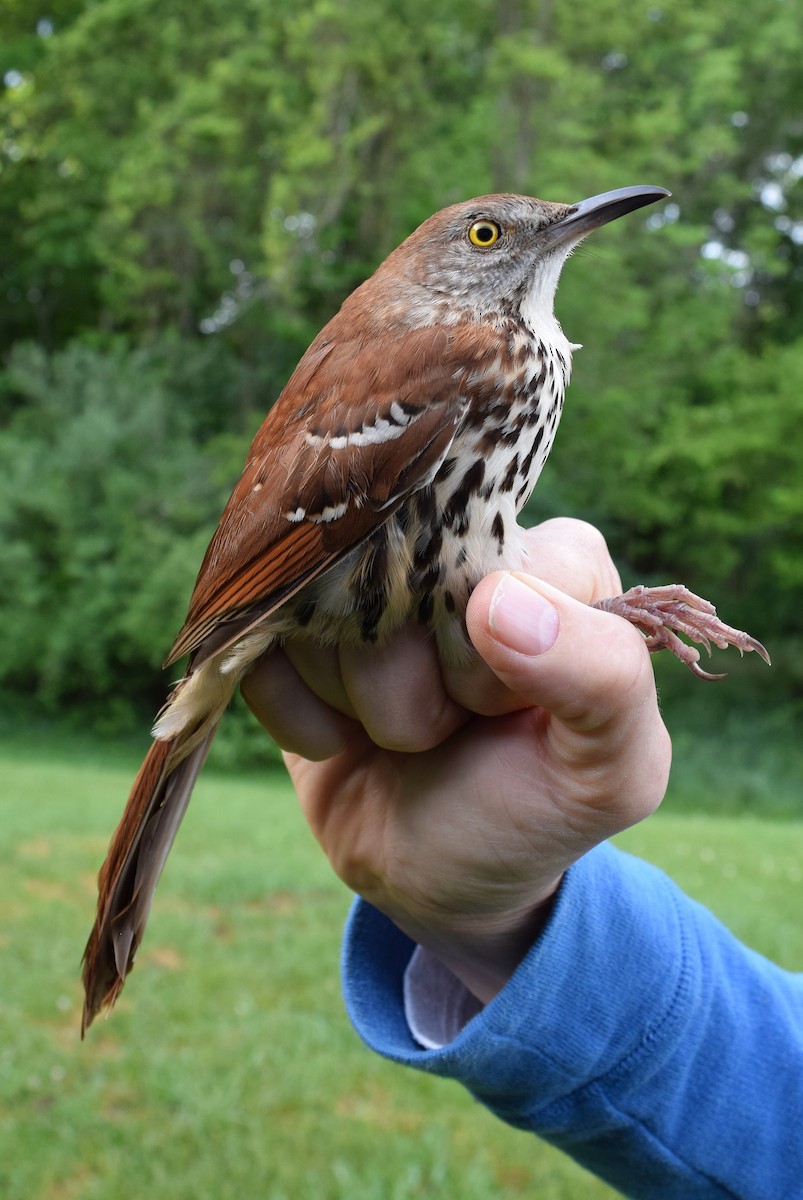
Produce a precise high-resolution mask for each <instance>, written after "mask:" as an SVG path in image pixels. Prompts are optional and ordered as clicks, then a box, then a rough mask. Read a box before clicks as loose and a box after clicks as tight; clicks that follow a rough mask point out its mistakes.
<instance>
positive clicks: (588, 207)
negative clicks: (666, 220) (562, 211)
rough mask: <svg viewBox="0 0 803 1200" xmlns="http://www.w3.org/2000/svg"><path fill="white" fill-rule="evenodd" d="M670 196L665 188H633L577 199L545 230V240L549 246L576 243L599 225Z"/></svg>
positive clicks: (617, 189) (618, 189)
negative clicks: (549, 243) (562, 215)
mask: <svg viewBox="0 0 803 1200" xmlns="http://www.w3.org/2000/svg"><path fill="white" fill-rule="evenodd" d="M671 195H672V193H671V192H668V191H667V190H666V188H662V187H639V186H636V187H626V188H616V189H615V190H614V191H612V192H602V193H601V194H600V195H599V196H590V197H589V198H588V200H581V201H580V203H579V204H575V205H573V207H572V210H571V212H569V213H568V214H567V215H566V216H565V217H562V218H561V220H559V221H556V222H555V224H554V225H552V226H550V228H549V230H548V231H547V232H548V238H549V241H550V242H551V243H553V244H559V243H560V242H564V241H570V242H574V241H579V240H580V238H582V237H585V235H586V234H587V233H591V232H592V230H594V229H599V227H600V225H607V224H608V222H609V221H615V220H616V219H617V217H623V216H624V215H625V214H626V213H629V212H634V211H635V209H637V208H644V206H645V205H647V204H654V203H655V202H656V200H665V199H666V197H667V196H671Z"/></svg>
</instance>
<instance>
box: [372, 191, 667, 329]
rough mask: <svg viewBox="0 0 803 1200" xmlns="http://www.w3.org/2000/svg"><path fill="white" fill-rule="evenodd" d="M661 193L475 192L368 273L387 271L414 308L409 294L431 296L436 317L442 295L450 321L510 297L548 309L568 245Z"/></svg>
mask: <svg viewBox="0 0 803 1200" xmlns="http://www.w3.org/2000/svg"><path fill="white" fill-rule="evenodd" d="M669 194H670V193H669V192H668V191H667V190H666V189H665V188H660V187H646V186H644V187H641V186H637V187H627V188H618V189H617V190H615V191H612V192H604V193H602V195H599V196H592V197H590V199H588V200H582V201H580V202H579V203H578V204H554V203H551V202H549V201H546V200H538V199H535V198H534V197H532V196H514V195H493V196H478V197H477V198H475V199H474V200H466V201H463V202H462V203H460V204H454V205H452V206H451V207H449V208H444V209H441V211H440V212H437V213H435V214H434V216H432V217H430V218H429V219H428V220H426V221H424V223H423V224H422V225H420V226H419V228H418V229H416V230H415V232H414V233H412V234H411V235H410V237H408V238H407V240H406V241H404V242H402V244H401V245H400V246H399V247H398V249H397V250H394V252H393V253H392V254H391V255H390V256H389V257H388V258H387V259H386V260H385V262H384V263H383V264H382V266H381V267H380V268H379V270H378V271H377V274H376V275H375V276H374V278H375V279H376V281H377V283H379V284H381V285H382V286H384V287H387V286H388V285H389V284H391V283H392V282H393V278H394V276H395V283H396V288H395V291H396V295H397V297H398V300H399V302H400V303H401V304H405V305H407V306H410V305H412V306H413V307H414V308H415V307H417V306H416V304H415V301H416V298H418V300H419V304H420V305H424V304H425V303H426V300H425V297H431V300H432V303H433V305H434V307H435V308H436V309H437V310H438V312H437V316H436V317H435V319H438V320H443V319H444V317H445V316H446V314H445V312H444V302H445V303H447V304H448V306H449V309H450V312H451V319H452V320H459V319H461V317H462V316H464V315H465V313H466V311H468V312H470V313H472V314H474V315H476V316H481V315H483V314H484V313H487V312H491V311H494V310H498V309H499V308H500V306H502V305H503V304H510V303H511V302H512V303H514V304H515V303H518V304H519V305H522V306H523V305H525V304H528V305H529V306H530V308H536V309H542V308H543V309H544V310H548V312H549V313H551V311H552V304H553V301H554V296H555V290H556V288H557V284H558V279H559V276H560V271H561V268H562V266H563V264H564V262H565V261H566V259H567V258H568V256H569V255H570V254H571V252H572V250H573V249H574V248H575V246H577V245H578V243H579V242H581V241H582V240H583V238H584V237H586V236H587V235H588V234H589V233H591V232H592V231H593V230H594V229H598V228H599V227H600V226H601V225H606V224H608V222H609V221H614V220H616V219H617V218H618V217H621V216H624V214H625V213H629V212H633V211H634V209H637V208H642V207H644V205H647V204H653V203H655V201H657V200H662V199H664V198H665V197H667V196H668V195H669ZM389 290H394V289H389ZM408 311H409V307H408ZM446 319H447V320H448V319H449V318H448V317H447V318H446Z"/></svg>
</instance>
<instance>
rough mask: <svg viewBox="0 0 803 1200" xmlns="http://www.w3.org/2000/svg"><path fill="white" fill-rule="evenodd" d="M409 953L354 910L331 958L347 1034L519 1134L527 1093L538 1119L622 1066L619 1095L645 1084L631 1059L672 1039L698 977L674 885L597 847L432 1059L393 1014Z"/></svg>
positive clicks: (367, 910) (394, 932)
mask: <svg viewBox="0 0 803 1200" xmlns="http://www.w3.org/2000/svg"><path fill="white" fill-rule="evenodd" d="M414 951H415V945H414V943H413V942H412V941H411V940H410V939H409V938H407V937H406V935H405V934H403V933H401V932H400V931H399V930H398V929H397V928H396V927H395V926H394V925H393V924H392V923H391V922H390V921H389V920H388V919H387V918H386V917H385V916H383V914H381V913H380V912H378V911H377V910H376V909H374V908H372V907H371V906H370V905H368V904H366V903H365V902H364V901H361V900H358V901H357V902H356V903H355V905H354V907H353V909H352V911H351V914H350V917H349V921H348V925H347V929H346V938H345V944H344V955H343V980H344V992H345V997H346V1005H347V1008H348V1011H349V1015H350V1017H351V1020H352V1022H353V1023H354V1025H355V1028H356V1029H357V1031H358V1033H359V1034H360V1036H361V1037H362V1038H363V1040H364V1041H365V1042H366V1043H367V1044H368V1045H369V1046H371V1047H372V1048H373V1049H374V1050H376V1051H377V1052H378V1053H380V1054H383V1055H384V1056H386V1057H387V1058H390V1059H393V1060H395V1061H397V1062H402V1063H407V1064H408V1065H411V1066H415V1067H417V1068H418V1069H419V1070H427V1071H430V1072H432V1073H434V1074H438V1075H443V1076H447V1077H451V1078H456V1079H459V1080H460V1081H461V1082H462V1083H463V1084H464V1085H465V1086H466V1087H468V1088H469V1089H470V1090H471V1091H472V1092H474V1094H475V1095H477V1096H478V1097H479V1098H480V1099H482V1100H483V1102H484V1103H486V1104H488V1105H489V1106H491V1107H492V1108H493V1109H494V1111H495V1112H497V1114H498V1115H499V1116H501V1117H503V1119H505V1120H507V1121H509V1122H511V1123H512V1124H521V1123H527V1124H530V1123H531V1120H532V1114H531V1113H530V1114H527V1115H525V1114H524V1113H523V1111H522V1110H523V1107H530V1108H531V1107H532V1105H533V1102H534V1093H535V1095H536V1096H537V1105H538V1106H540V1105H542V1104H543V1105H546V1104H553V1103H554V1102H555V1101H556V1100H560V1098H561V1097H564V1096H567V1095H568V1094H570V1093H572V1092H574V1091H575V1090H576V1089H578V1088H580V1087H583V1086H585V1085H587V1083H588V1082H589V1080H591V1079H594V1078H598V1077H600V1076H601V1075H604V1074H607V1073H609V1072H611V1071H613V1070H615V1069H616V1068H617V1066H618V1065H619V1064H622V1063H624V1062H625V1061H627V1064H628V1070H629V1072H630V1073H631V1083H634V1082H636V1079H634V1078H632V1076H633V1074H634V1073H635V1075H636V1076H638V1074H639V1071H644V1072H648V1071H650V1070H651V1069H652V1068H651V1066H650V1064H651V1063H652V1064H653V1066H654V1061H655V1060H654V1057H653V1055H652V1054H649V1053H643V1051H645V1049H647V1048H648V1047H653V1048H654V1044H655V1042H656V1040H657V1039H659V1038H660V1037H669V1038H670V1041H671V1042H674V1040H675V1039H676V1037H677V1036H679V1029H678V1028H677V1026H678V1024H679V1023H680V1024H682V1023H684V1022H686V1021H688V1020H690V1019H691V1018H692V1015H693V1012H694V1007H695V997H694V987H695V980H697V979H699V974H700V972H699V964H698V963H697V962H696V961H695V960H696V957H697V956H698V952H697V949H696V943H695V941H694V939H693V938H690V937H687V936H685V931H684V927H683V922H682V919H681V915H680V910H679V906H678V904H677V903H676V889H675V887H674V885H673V884H672V883H671V881H670V880H668V879H667V878H666V876H665V875H664V874H663V873H662V872H661V871H659V870H657V869H656V868H654V867H652V866H650V865H649V864H648V863H644V862H641V861H640V860H638V859H634V858H632V857H631V856H630V855H627V854H625V853H623V852H622V851H619V850H616V849H615V848H613V847H612V846H610V845H608V844H603V845H601V846H598V847H597V848H596V849H595V850H593V851H591V852H590V853H589V854H587V855H585V856H584V857H583V858H582V859H581V860H580V861H579V862H578V863H576V864H575V865H574V866H573V867H572V868H571V869H570V870H569V871H568V872H567V874H566V875H565V877H564V879H563V882H562V884H561V888H560V891H559V894H558V897H557V899H556V902H555V905H554V907H553V910H552V913H551V915H550V919H549V921H548V923H547V925H546V927H545V929H544V930H543V931H542V933H541V935H540V936H539V938H538V939H537V941H536V942H535V944H534V945H533V946H532V947H531V949H530V950H529V952H528V954H527V955H526V957H525V958H524V960H523V961H522V963H521V964H520V965H519V967H518V969H517V970H516V972H515V974H514V975H513V976H512V978H511V979H510V981H509V982H508V984H507V986H506V987H505V988H504V989H503V990H502V991H501V992H500V993H499V995H498V996H496V997H495V998H494V999H493V1000H492V1001H491V1002H490V1003H489V1004H487V1005H486V1006H485V1007H484V1008H482V1009H481V1010H480V1011H479V1012H477V1013H476V1015H474V1016H471V1017H470V1019H468V1020H467V1021H466V1023H465V1024H464V1025H463V1026H462V1028H461V1029H460V1030H459V1032H458V1033H457V1034H456V1036H454V1038H453V1039H452V1040H451V1041H449V1042H448V1044H446V1045H443V1046H440V1047H436V1048H430V1049H427V1048H425V1047H423V1046H422V1045H421V1044H420V1043H419V1041H418V1040H417V1039H416V1037H415V1036H414V1035H413V1032H412V1031H411V1029H410V1025H409V1023H408V1020H407V1016H406V1013H405V973H406V971H407V968H408V965H409V963H410V960H411V958H412V955H413V953H414ZM446 1002H447V1004H448V1003H452V1004H454V1003H455V997H454V996H452V997H451V999H450V1000H449V999H448V998H447V1001H446ZM445 1027H446V1026H444V1028H445ZM429 1040H431V1041H437V1040H438V1039H437V1037H435V1038H431V1039H429ZM639 1063H640V1065H639ZM534 1084H535V1087H534Z"/></svg>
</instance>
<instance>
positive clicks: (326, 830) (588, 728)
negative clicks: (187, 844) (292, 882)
mask: <svg viewBox="0 0 803 1200" xmlns="http://www.w3.org/2000/svg"><path fill="white" fill-rule="evenodd" d="M528 539H529V551H530V556H531V560H532V562H533V564H534V565H536V566H537V569H538V572H539V578H538V579H535V578H532V577H527V576H523V575H511V574H509V573H497V574H494V575H490V576H488V577H487V578H486V579H484V580H483V581H482V582H481V583H480V584H479V586H478V587H477V588H476V590H475V592H474V594H473V596H472V597H471V601H470V604H469V609H468V614H467V626H468V631H469V635H470V637H471V640H472V642H473V643H474V645H475V647H476V649H477V651H478V652H479V655H480V660H479V661H478V662H477V663H476V664H474V665H473V666H472V667H470V668H466V669H463V670H460V671H441V669H440V667H439V664H438V662H437V658H436V656H435V651H434V643H433V642H432V640H431V639H429V638H428V637H427V636H426V634H425V633H424V631H422V630H421V629H420V628H419V627H413V626H411V627H409V628H408V629H406V630H404V631H403V632H402V633H400V634H399V635H398V636H397V637H395V638H394V639H393V640H392V641H391V642H389V643H388V644H387V645H386V646H383V647H362V648H360V649H350V648H341V649H339V650H336V651H335V650H333V651H320V650H315V649H314V648H312V647H310V646H308V645H305V644H303V643H296V644H288V645H287V647H286V648H285V650H284V651H282V652H278V653H274V654H272V655H270V656H267V657H266V658H265V659H263V660H262V662H261V663H260V664H259V666H258V667H257V668H256V669H255V670H254V671H253V672H252V674H251V675H250V676H249V677H248V679H247V680H246V682H245V683H244V685H243V692H244V694H245V697H246V700H247V701H248V703H249V705H250V706H251V708H252V709H253V711H254V712H255V713H256V715H257V717H258V718H259V719H260V721H261V722H262V724H263V725H264V726H265V728H266V729H267V730H268V731H269V732H270V733H271V734H272V735H273V736H274V737H275V738H276V740H277V741H278V742H279V744H280V745H281V746H283V747H284V748H285V751H286V753H285V758H286V761H287V765H288V768H289V770H290V774H291V776H292V778H293V782H294V785H295V787H296V791H297V793H298V796H299V799H300V801H301V805H302V808H303V809H304V813H305V815H306V817H307V819H308V821H309V823H310V825H311V827H312V830H313V832H314V833H315V835H316V837H317V838H318V840H319V841H320V842H321V844H322V846H323V848H324V850H325V851H326V853H327V855H328V857H329V859H330V861H331V862H332V865H333V867H334V869H335V871H336V872H337V873H338V875H340V877H341V878H342V879H343V880H344V881H345V882H346V883H347V884H348V885H349V886H350V887H351V888H353V889H354V890H355V891H357V892H359V893H360V894H361V895H362V896H363V897H364V898H365V899H367V900H368V901H369V902H370V903H372V904H373V905H375V907H377V908H379V909H381V910H382V911H383V912H384V913H386V914H387V916H389V917H390V919H391V920H392V921H393V922H394V923H395V924H396V925H397V926H398V927H399V928H401V929H403V930H404V931H405V932H406V933H407V934H408V935H409V936H410V937H411V938H413V939H414V940H415V941H416V942H418V943H419V944H421V945H423V946H426V947H427V948H428V949H429V950H430V951H432V952H433V953H435V954H436V955H437V956H438V957H439V958H440V959H441V960H442V961H443V962H445V963H446V965H447V966H448V967H449V968H450V969H451V970H452V971H453V972H454V973H455V974H456V975H457V976H458V977H459V978H460V979H461V980H462V981H463V983H464V984H465V985H466V986H467V987H468V988H469V989H470V990H471V991H472V992H473V993H474V994H475V995H477V996H478V997H479V999H480V1000H483V1001H488V1000H489V999H491V998H492V997H493V996H494V995H495V994H496V993H497V992H498V991H499V990H500V989H501V988H502V987H503V986H504V984H505V983H506V982H507V979H508V978H509V977H510V975H511V974H512V972H513V971H514V970H515V968H516V966H517V965H518V963H519V962H520V961H521V958H522V957H523V955H524V954H525V953H526V951H527V949H528V948H529V946H530V945H531V944H532V941H533V939H534V938H535V936H536V935H537V933H538V932H539V930H540V928H541V927H542V925H543V923H544V921H545V920H546V916H547V915H548V912H549V907H550V904H551V901H552V899H553V897H554V895H555V893H556V890H557V887H558V885H559V883H560V879H561V877H562V875H563V873H564V872H565V871H566V869H567V868H568V867H569V866H570V865H571V864H572V863H573V862H575V861H576V860H577V859H578V858H580V857H581V856H582V855H583V854H584V853H586V852H587V851H588V850H590V849H591V848H592V847H593V846H594V845H596V844H597V843H598V842H600V841H602V840H604V839H605V838H607V837H610V836H611V835H613V834H614V833H617V832H619V831H620V830H621V829H624V828H626V827H627V826H628V825H630V824H633V823H634V822H636V821H639V820H641V819H642V818H643V817H645V816H647V815H649V813H651V812H652V811H653V810H654V808H656V807H657V805H658V804H659V803H660V801H661V799H662V797H663V794H664V791H665V788H666V783H667V778H668V772H669V762H670V753H671V752H670V744H669V738H668V735H667V732H666V730H665V728H664V725H663V722H662V721H661V718H660V714H659V712H658V706H657V701H656V695H655V685H654V681H653V674H652V668H651V666H650V663H649V655H648V652H647V649H646V646H645V644H644V640H643V638H642V637H641V635H640V634H639V633H638V632H637V631H636V630H635V629H633V628H632V627H631V626H630V625H629V624H628V623H627V622H625V621H623V620H621V619H620V618H618V617H615V616H611V615H610V614H608V613H604V612H600V611H599V610H596V609H592V608H590V607H588V605H589V603H590V602H592V601H594V600H597V599H600V598H603V597H604V596H609V595H615V594H617V593H618V592H619V591H620V590H621V589H620V584H619V580H618V576H617V574H616V570H615V568H614V566H613V564H612V562H611V560H610V557H609V556H608V552H607V548H606V547H605V544H604V541H603V539H602V538H601V536H600V535H599V534H598V533H597V531H596V530H594V529H593V528H592V527H591V526H588V525H585V524H584V523H582V522H577V521H568V520H558V521H549V522H546V523H545V524H544V525H541V526H539V527H538V528H536V529H534V530H531V531H530V532H529V534H528Z"/></svg>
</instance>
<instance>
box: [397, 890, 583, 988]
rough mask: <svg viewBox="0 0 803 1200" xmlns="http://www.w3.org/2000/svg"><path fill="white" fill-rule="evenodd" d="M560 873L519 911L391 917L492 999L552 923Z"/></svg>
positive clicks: (465, 982) (468, 985) (464, 980)
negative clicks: (437, 918) (429, 919)
mask: <svg viewBox="0 0 803 1200" xmlns="http://www.w3.org/2000/svg"><path fill="white" fill-rule="evenodd" d="M559 885H560V878H558V879H557V880H555V882H554V884H553V885H552V886H551V887H550V889H549V890H548V891H547V893H546V894H545V895H543V896H542V897H541V898H539V899H538V900H536V901H535V902H531V903H530V904H528V905H527V907H526V908H523V909H521V910H517V911H516V912H514V913H504V914H503V913H499V914H490V915H489V914H487V913H483V914H476V915H473V914H468V915H466V914H463V915H461V917H460V918H459V919H457V920H451V921H449V922H448V923H446V924H444V923H439V924H437V925H436V924H435V923H423V922H421V923H419V922H418V921H416V922H411V921H409V920H406V919H405V920H403V921H400V920H398V919H397V918H394V917H393V916H392V914H388V915H391V919H393V920H394V923H395V924H397V925H399V927H400V928H401V929H403V930H404V932H405V933H407V934H408V936H410V937H412V938H413V940H414V941H416V942H417V943H418V945H420V946H423V947H424V948H425V949H427V950H428V951H429V952H430V953H431V954H434V955H435V956H436V957H437V958H438V959H439V960H440V961H441V962H442V963H443V964H444V966H446V967H448V969H449V970H450V971H451V972H452V974H453V975H455V976H456V977H457V978H458V979H459V980H460V982H461V983H462V984H463V985H464V987H466V988H467V989H468V990H469V991H470V992H471V993H472V995H474V996H476V997H477V999H478V1000H480V1001H481V1002H482V1003H483V1004H488V1003H489V1002H490V1001H491V1000H493V998H494V997H495V996H496V995H497V994H498V993H499V992H501V991H502V989H503V988H504V987H505V986H506V984H507V983H508V981H509V980H510V978H511V976H512V975H513V974H514V972H515V971H516V969H517V968H518V966H519V964H520V963H521V961H522V960H523V958H524V957H525V955H526V954H527V952H528V951H529V950H530V948H531V946H532V945H533V944H534V942H535V941H536V939H537V938H538V936H539V934H540V933H541V931H542V930H543V928H544V926H545V925H546V923H547V921H548V919H549V915H550V913H551V912H552V908H553V905H554V902H555V898H556V896H557V892H558V887H559Z"/></svg>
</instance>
